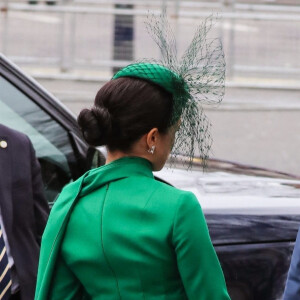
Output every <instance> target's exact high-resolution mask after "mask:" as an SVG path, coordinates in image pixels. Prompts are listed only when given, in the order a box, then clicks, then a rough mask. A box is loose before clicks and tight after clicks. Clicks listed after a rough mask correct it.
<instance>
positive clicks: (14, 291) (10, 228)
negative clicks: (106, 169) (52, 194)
mask: <svg viewBox="0 0 300 300" xmlns="http://www.w3.org/2000/svg"><path fill="white" fill-rule="evenodd" d="M0 172H1V173H0V210H1V211H0V225H1V229H0V230H1V234H0V239H2V241H3V242H4V246H5V247H4V248H6V251H5V254H4V256H5V257H6V258H5V259H6V262H7V261H8V267H7V268H6V270H5V273H3V276H2V277H3V278H5V277H9V278H8V279H7V282H6V283H3V282H0V297H1V296H2V297H3V299H21V300H32V299H34V292H35V285H36V276H37V268H38V260H39V251H40V243H41V237H42V234H43V231H44V228H45V226H46V222H47V218H48V215H49V206H48V203H47V201H46V199H45V197H44V194H43V183H42V178H41V173H40V166H39V163H38V161H37V159H36V156H35V151H34V149H33V146H32V144H31V142H30V140H29V138H28V137H27V136H26V135H24V134H22V133H20V132H18V131H15V130H12V129H10V128H8V127H6V126H4V125H2V124H0ZM0 250H2V249H0ZM0 257H1V256H0ZM1 263H3V262H2V261H1V262H0V268H1ZM1 272H2V271H1ZM4 275H5V276H4ZM0 278H1V275H0ZM3 278H2V280H3ZM0 281H1V279H0ZM5 285H6V287H7V288H6V290H4V286H5ZM1 299H2V298H1Z"/></svg>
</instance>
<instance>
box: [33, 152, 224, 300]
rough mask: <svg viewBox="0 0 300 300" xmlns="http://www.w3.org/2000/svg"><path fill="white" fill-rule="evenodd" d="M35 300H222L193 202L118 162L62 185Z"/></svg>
mask: <svg viewBox="0 0 300 300" xmlns="http://www.w3.org/2000/svg"><path fill="white" fill-rule="evenodd" d="M35 299H36V300H45V299H61V300H68V299H93V300H96V299H97V300H98V299H99V300H100V299H101V300H102V299H103V300H112V299H124V300H135V299H147V300H148V299H149V300H150V299H151V300H159V299H164V300H168V299H169V300H177V299H178V300H182V299H191V300H202V299H203V300H205V299H207V300H223V299H224V300H225V299H226V300H228V299H230V298H229V296H228V293H227V290H226V284H225V281H224V276H223V273H222V270H221V267H220V264H219V261H218V258H217V256H216V253H215V251H214V248H213V246H212V243H211V240H210V237H209V233H208V230H207V225H206V222H205V219H204V216H203V213H202V210H201V208H200V205H199V203H198V201H197V199H196V197H195V196H194V195H193V194H192V193H190V192H185V191H181V190H178V189H176V188H174V187H171V186H168V185H167V184H164V183H161V182H159V181H156V180H155V179H154V178H153V174H152V168H151V164H150V163H149V162H148V161H147V160H145V159H142V158H137V157H131V158H122V159H119V160H116V161H114V162H112V163H110V164H108V165H105V166H103V167H100V168H98V169H94V170H91V171H89V172H88V173H86V174H85V175H84V176H83V177H81V178H80V179H78V180H77V181H75V182H74V183H72V184H70V185H68V186H67V187H66V188H64V190H63V191H62V193H61V195H60V196H59V198H58V200H57V201H56V203H55V205H54V206H53V208H52V211H51V214H50V217H49V221H48V224H47V227H46V230H45V233H44V235H43V240H42V247H41V254H40V264H39V271H38V280H37V288H36V297H35Z"/></svg>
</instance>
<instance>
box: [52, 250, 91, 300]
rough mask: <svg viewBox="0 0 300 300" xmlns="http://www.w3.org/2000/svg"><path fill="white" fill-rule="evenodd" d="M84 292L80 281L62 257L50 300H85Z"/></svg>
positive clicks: (57, 264) (54, 277) (53, 280)
mask: <svg viewBox="0 0 300 300" xmlns="http://www.w3.org/2000/svg"><path fill="white" fill-rule="evenodd" d="M84 294H85V293H84V290H83V287H82V285H81V284H80V282H79V281H78V279H77V278H76V277H75V275H74V274H73V273H72V271H71V270H70V269H69V268H68V266H67V265H66V263H65V261H64V260H63V258H62V257H61V256H60V257H59V259H58V261H57V262H56V267H55V271H54V274H53V279H52V282H51V288H50V290H49V296H48V298H47V299H48V300H60V299H64V300H85V299H88V298H87V296H85V295H84Z"/></svg>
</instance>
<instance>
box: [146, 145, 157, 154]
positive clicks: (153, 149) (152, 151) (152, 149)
mask: <svg viewBox="0 0 300 300" xmlns="http://www.w3.org/2000/svg"><path fill="white" fill-rule="evenodd" d="M154 151H155V146H154V145H153V146H152V147H151V148H150V149H148V152H149V153H151V154H154Z"/></svg>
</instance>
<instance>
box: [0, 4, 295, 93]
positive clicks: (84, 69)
mask: <svg viewBox="0 0 300 300" xmlns="http://www.w3.org/2000/svg"><path fill="white" fill-rule="evenodd" d="M249 1H250V0H249ZM2 2H3V0H2ZM29 2H30V1H8V0H4V2H3V3H2V4H0V6H1V12H0V38H1V40H0V51H1V52H3V53H4V54H6V55H7V56H8V57H10V58H12V59H13V60H14V61H15V62H16V63H18V64H21V65H26V66H30V72H31V73H32V75H34V76H36V77H45V78H47V77H48V78H64V79H78V80H99V79H101V80H102V79H103V80H106V79H108V78H110V77H111V76H112V73H113V72H114V71H116V70H117V69H118V68H120V67H122V66H124V65H127V64H128V63H130V62H131V61H132V60H135V59H139V58H143V57H154V58H157V57H159V52H158V50H157V49H156V47H155V46H154V43H153V42H152V41H151V39H150V38H149V37H148V35H147V33H146V32H145V28H144V26H143V22H144V21H145V18H146V17H147V15H148V13H149V11H151V12H153V13H154V14H160V13H161V11H162V10H163V9H165V8H166V9H167V12H168V14H169V15H170V20H171V23H172V25H173V26H174V30H175V34H176V36H177V41H178V49H179V52H180V51H183V50H184V49H183V47H185V46H186V45H187V44H188V43H189V41H190V40H191V37H192V34H193V30H194V29H195V24H197V23H200V21H201V19H203V18H205V17H207V16H208V15H210V14H211V13H212V12H213V13H217V14H218V16H219V17H220V20H219V22H218V23H217V25H216V29H215V31H214V32H213V35H214V36H217V35H221V36H222V39H223V42H224V49H225V54H226V60H227V72H228V74H227V75H228V76H227V84H228V85H231V86H232V85H233V86H234V85H235V86H256V87H260V86H261V87H272V88H274V87H275V88H276V87H280V88H282V87H288V88H294V89H300V85H299V79H300V7H299V6H282V5H276V6H275V5H273V6H272V5H259V4H245V3H238V2H237V1H235V0H220V1H217V0H216V1H211V2H200V1H192V0H190V1H184V0H181V1H179V0H173V1H167V0H151V1H141V0H128V1H122V5H121V4H119V3H120V1H113V0H111V1H108V0H106V1H104V0H73V1H72V0H57V1H55V0H51V1H46V0H45V1H38V0H37V1H31V2H37V3H35V4H29ZM0 3H1V2H0Z"/></svg>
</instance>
